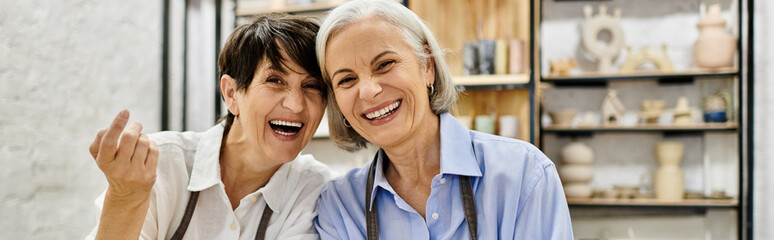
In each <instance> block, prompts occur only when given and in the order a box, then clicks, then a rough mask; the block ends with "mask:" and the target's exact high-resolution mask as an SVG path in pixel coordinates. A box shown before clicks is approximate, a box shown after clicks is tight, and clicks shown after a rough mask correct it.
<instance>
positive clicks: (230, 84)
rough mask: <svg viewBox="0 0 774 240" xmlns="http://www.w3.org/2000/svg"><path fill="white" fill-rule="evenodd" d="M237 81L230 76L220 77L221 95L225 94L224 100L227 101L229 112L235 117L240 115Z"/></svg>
mask: <svg viewBox="0 0 774 240" xmlns="http://www.w3.org/2000/svg"><path fill="white" fill-rule="evenodd" d="M236 91H237V89H236V79H234V78H232V77H231V76H229V75H228V74H223V76H221V77H220V93H221V94H223V100H224V101H226V106H227V107H228V111H229V112H231V114H234V115H235V116H238V115H239V105H238V104H237V99H236Z"/></svg>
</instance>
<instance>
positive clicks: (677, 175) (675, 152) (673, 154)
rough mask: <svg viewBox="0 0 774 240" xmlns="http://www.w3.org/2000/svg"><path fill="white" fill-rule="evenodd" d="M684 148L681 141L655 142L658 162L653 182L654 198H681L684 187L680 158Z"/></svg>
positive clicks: (663, 199)
mask: <svg viewBox="0 0 774 240" xmlns="http://www.w3.org/2000/svg"><path fill="white" fill-rule="evenodd" d="M684 148H685V145H684V144H683V143H681V142H670V141H668V142H660V143H658V144H656V149H655V152H656V159H657V160H658V163H659V168H658V170H656V173H655V178H654V179H655V180H654V183H653V185H654V186H653V189H654V191H655V193H656V199H658V200H662V201H677V200H682V199H683V194H684V193H685V187H684V177H683V170H681V169H680V160H681V159H682V158H683V151H684Z"/></svg>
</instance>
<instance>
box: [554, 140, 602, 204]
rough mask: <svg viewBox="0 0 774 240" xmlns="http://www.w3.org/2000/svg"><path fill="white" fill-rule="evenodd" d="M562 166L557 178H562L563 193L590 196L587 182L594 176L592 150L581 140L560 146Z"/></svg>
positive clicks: (572, 196)
mask: <svg viewBox="0 0 774 240" xmlns="http://www.w3.org/2000/svg"><path fill="white" fill-rule="evenodd" d="M562 160H563V163H562V166H561V168H559V178H561V179H562V185H563V186H564V194H565V195H566V196H567V197H568V198H589V197H591V193H592V191H591V186H590V185H589V182H591V179H593V178H594V169H593V168H592V167H591V163H592V162H593V161H594V152H593V151H592V150H591V148H590V147H589V146H587V145H586V144H584V143H583V142H573V143H570V144H568V145H567V146H565V147H564V148H562Z"/></svg>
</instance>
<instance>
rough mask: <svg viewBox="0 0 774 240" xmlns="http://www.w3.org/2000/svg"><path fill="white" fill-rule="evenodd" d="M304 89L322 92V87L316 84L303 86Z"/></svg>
mask: <svg viewBox="0 0 774 240" xmlns="http://www.w3.org/2000/svg"><path fill="white" fill-rule="evenodd" d="M304 88H309V89H314V90H322V88H323V87H322V85H321V84H318V83H310V84H306V85H304Z"/></svg>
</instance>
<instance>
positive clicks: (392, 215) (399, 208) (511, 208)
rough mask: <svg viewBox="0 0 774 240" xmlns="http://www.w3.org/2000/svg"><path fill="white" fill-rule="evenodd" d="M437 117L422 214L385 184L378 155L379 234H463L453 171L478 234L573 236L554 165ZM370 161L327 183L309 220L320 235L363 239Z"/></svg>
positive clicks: (521, 146)
mask: <svg viewBox="0 0 774 240" xmlns="http://www.w3.org/2000/svg"><path fill="white" fill-rule="evenodd" d="M440 119H441V126H440V129H441V130H440V131H441V172H440V173H439V174H438V175H436V176H435V177H434V178H433V182H432V184H431V193H430V197H429V198H428V199H427V205H426V210H425V211H426V212H425V216H426V219H425V218H423V217H422V216H421V215H420V214H419V213H417V212H416V210H414V208H412V207H411V206H410V205H409V204H408V203H406V202H405V201H404V200H403V199H402V198H401V197H400V196H398V194H396V193H395V190H393V188H392V187H391V186H390V184H389V183H388V182H387V179H386V178H385V176H384V171H383V169H382V166H383V164H382V161H383V159H385V158H384V152H383V151H381V150H380V151H379V152H378V153H377V157H376V161H377V164H376V174H375V178H374V190H373V194H372V196H371V201H373V200H374V198H376V199H378V201H377V206H375V207H378V208H379V209H378V211H379V239H468V238H469V237H470V235H469V233H468V226H467V222H466V221H465V212H464V210H463V207H462V198H461V197H460V183H459V176H470V177H471V182H472V184H473V192H474V194H475V198H476V210H477V216H478V238H479V239H524V240H540V239H562V240H564V239H572V226H571V224H570V213H569V210H568V208H567V201H566V199H565V197H564V191H563V190H562V184H561V182H560V180H559V175H558V174H557V172H556V168H555V166H554V164H553V163H552V162H551V160H549V159H548V158H547V157H546V156H545V155H544V154H543V153H542V152H540V150H538V149H537V148H535V147H534V146H533V145H531V144H529V143H526V142H523V141H519V140H515V139H511V138H504V137H498V136H493V135H489V134H484V133H480V132H475V131H471V130H468V129H467V128H466V127H465V126H463V125H462V124H461V123H460V122H458V121H457V120H456V119H454V117H452V116H451V114H448V113H445V114H441V115H440ZM369 166H370V163H369V164H368V165H366V166H365V167H362V168H357V169H353V170H351V171H349V172H348V173H347V174H346V175H345V176H342V177H340V178H338V179H336V180H333V181H331V182H329V183H328V184H327V186H326V187H325V188H324V189H323V191H322V193H321V195H320V201H319V202H318V212H319V215H318V217H317V219H316V220H315V224H316V227H317V230H318V231H319V232H320V236H321V238H322V239H365V238H366V220H365V202H364V198H365V192H366V191H365V190H366V189H365V188H366V178H367V176H368V168H369Z"/></svg>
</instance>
